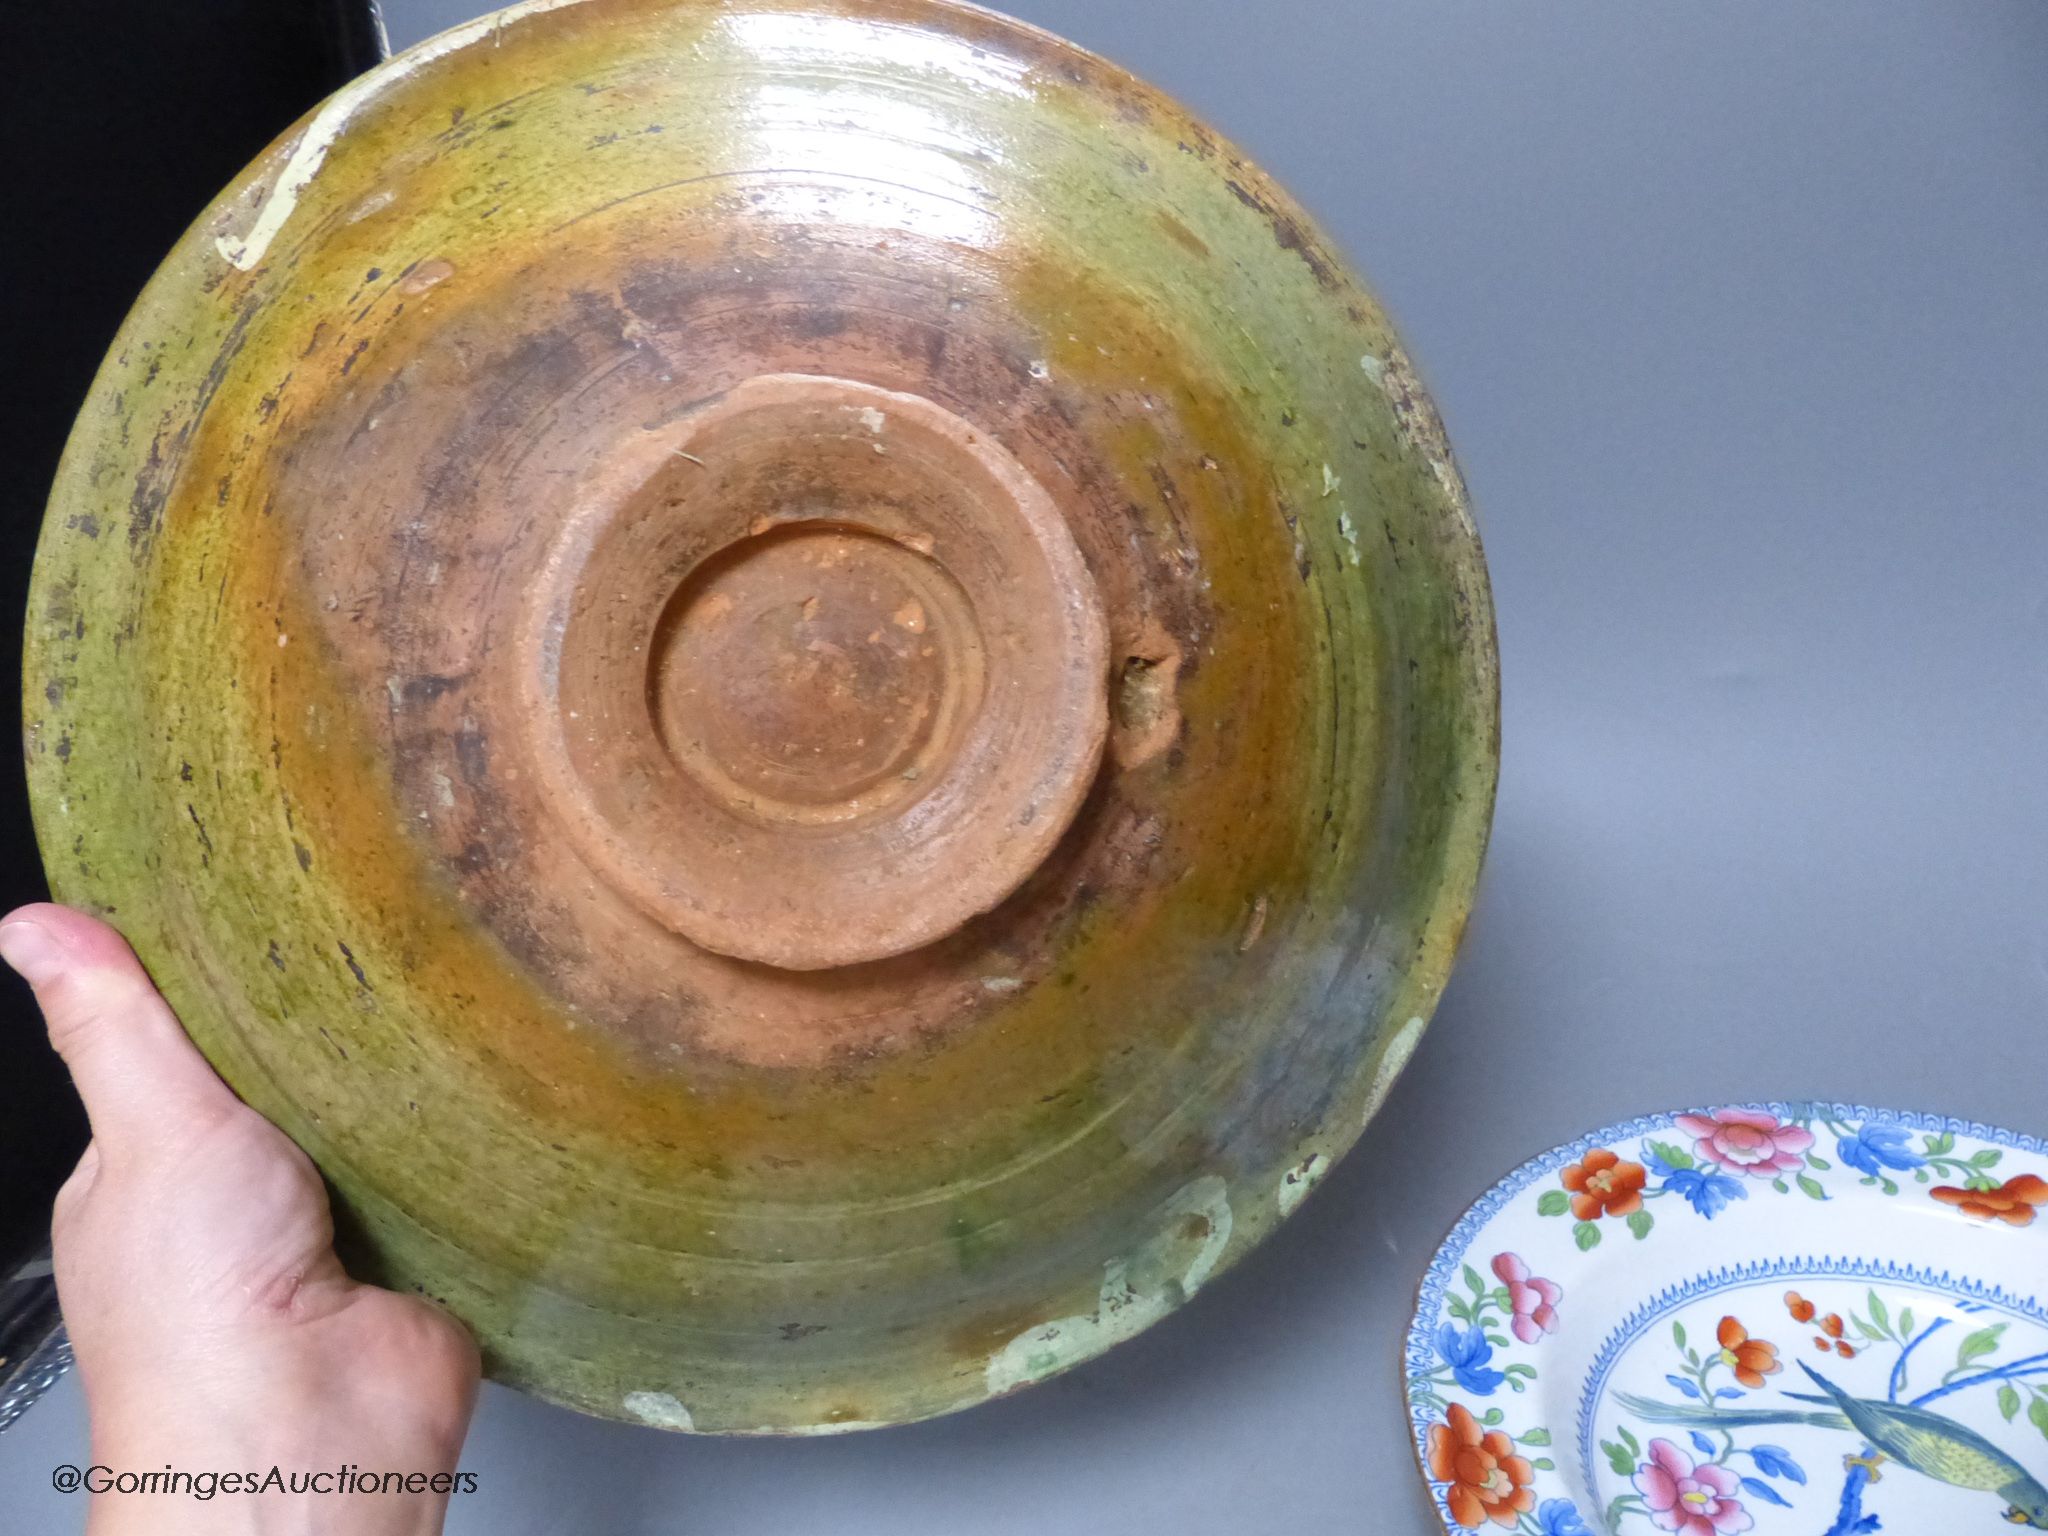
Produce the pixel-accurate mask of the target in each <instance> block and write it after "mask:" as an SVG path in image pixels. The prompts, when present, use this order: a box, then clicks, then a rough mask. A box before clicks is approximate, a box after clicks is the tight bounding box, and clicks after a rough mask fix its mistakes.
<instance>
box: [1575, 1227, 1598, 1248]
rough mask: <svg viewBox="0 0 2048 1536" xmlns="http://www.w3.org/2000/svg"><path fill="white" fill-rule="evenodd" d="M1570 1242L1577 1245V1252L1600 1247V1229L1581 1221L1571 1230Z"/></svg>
mask: <svg viewBox="0 0 2048 1536" xmlns="http://www.w3.org/2000/svg"><path fill="white" fill-rule="evenodd" d="M1572 1241H1573V1242H1575V1243H1577V1244H1578V1245H1579V1252H1581V1253H1584V1252H1585V1251H1586V1250H1587V1249H1588V1248H1597V1247H1599V1246H1600V1229H1599V1228H1598V1227H1596V1226H1594V1225H1593V1223H1591V1222H1590V1221H1582V1222H1580V1223H1579V1224H1578V1225H1577V1226H1575V1227H1573V1228H1572Z"/></svg>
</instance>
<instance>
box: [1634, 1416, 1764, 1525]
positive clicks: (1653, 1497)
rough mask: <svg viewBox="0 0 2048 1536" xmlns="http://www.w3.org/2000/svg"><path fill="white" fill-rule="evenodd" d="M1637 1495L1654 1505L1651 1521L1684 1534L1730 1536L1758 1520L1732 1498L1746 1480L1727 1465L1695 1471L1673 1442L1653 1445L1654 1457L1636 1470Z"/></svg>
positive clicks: (1700, 1468)
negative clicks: (1739, 1477) (1751, 1516)
mask: <svg viewBox="0 0 2048 1536" xmlns="http://www.w3.org/2000/svg"><path fill="white" fill-rule="evenodd" d="M1635 1482H1636V1492H1637V1493H1640V1494H1641V1495H1642V1496H1643V1502H1644V1503H1645V1504H1647V1505H1648V1506H1649V1507H1650V1522H1651V1523H1652V1524H1653V1525H1655V1526H1656V1527H1657V1528H1658V1529H1659V1530H1661V1531H1676V1532H1677V1533H1678V1536H1729V1533H1730V1532H1733V1531H1746V1530H1748V1529H1749V1528H1750V1527H1751V1526H1752V1525H1754V1524H1755V1523H1756V1522H1755V1521H1754V1520H1752V1519H1750V1517H1749V1511H1748V1510H1746V1509H1744V1508H1743V1507H1742V1503H1741V1501H1740V1500H1738V1499H1732V1498H1730V1497H1729V1495H1730V1494H1732V1493H1733V1492H1735V1490H1736V1489H1737V1488H1738V1487H1740V1486H1741V1481H1740V1479H1738V1478H1737V1477H1736V1475H1735V1474H1734V1473H1733V1472H1730V1471H1729V1470H1728V1469H1727V1468H1726V1467H1717V1466H1714V1465H1713V1464H1712V1463H1709V1464H1708V1465H1706V1466H1703V1467H1695V1466H1694V1465H1693V1464H1692V1458H1691V1457H1690V1456H1688V1455H1686V1454H1685V1452H1683V1451H1681V1450H1680V1449H1679V1448H1678V1447H1677V1446H1675V1445H1673V1444H1672V1443H1671V1442H1670V1441H1669V1440H1652V1441H1651V1442H1650V1459H1649V1460H1648V1461H1646V1462H1644V1463H1643V1464H1642V1465H1641V1466H1640V1467H1638V1468H1636V1478H1635Z"/></svg>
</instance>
